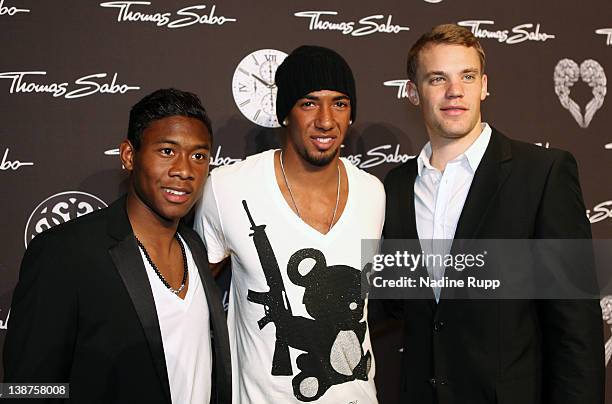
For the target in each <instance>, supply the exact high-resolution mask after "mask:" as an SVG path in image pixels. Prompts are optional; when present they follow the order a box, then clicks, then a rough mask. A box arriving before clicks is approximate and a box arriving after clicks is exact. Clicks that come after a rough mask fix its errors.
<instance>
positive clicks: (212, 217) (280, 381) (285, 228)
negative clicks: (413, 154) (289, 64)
mask: <svg viewBox="0 0 612 404" xmlns="http://www.w3.org/2000/svg"><path fill="white" fill-rule="evenodd" d="M274 152H275V151H274V150H270V151H266V152H263V153H259V154H257V155H254V156H251V157H248V158H247V159H246V160H244V161H242V162H239V163H236V164H233V165H231V166H225V167H220V168H216V169H215V170H213V171H212V173H211V176H210V178H209V179H208V181H207V182H206V186H205V190H204V196H203V199H202V201H201V202H200V204H199V206H198V209H197V211H196V216H195V229H196V230H197V231H198V233H200V235H202V237H203V238H204V239H205V242H206V246H207V250H208V257H209V261H210V262H213V263H216V262H220V261H221V260H223V259H224V258H226V257H227V256H229V255H231V261H232V283H231V288H230V301H229V312H228V328H229V335H230V347H231V351H232V383H233V402H234V403H236V404H238V403H239V404H248V403H252V404H260V403H303V402H304V401H306V400H305V398H307V399H308V400H309V401H311V402H316V403H334V404H337V403H341V404H342V403H347V404H348V403H349V402H358V403H360V404H369V403H376V402H377V400H376V388H375V386H374V360H373V357H372V347H371V343H370V336H369V329H368V327H367V323H366V319H367V300H364V299H362V298H361V290H360V285H361V284H360V281H361V270H362V267H361V240H362V239H376V240H378V239H380V236H381V233H382V227H383V222H384V215H385V212H384V207H385V194H384V189H383V186H382V184H381V182H380V181H379V180H378V179H377V178H376V177H374V176H372V175H370V174H368V173H366V172H364V171H362V170H359V169H357V168H356V167H354V166H353V165H352V164H351V163H350V162H348V160H346V159H342V164H344V166H345V168H346V172H347V175H348V184H349V194H348V200H347V204H346V207H345V209H344V211H343V213H342V215H341V217H340V218H339V220H338V222H337V223H336V224H335V225H334V226H333V227H332V229H331V230H330V231H329V232H328V233H327V234H325V235H324V234H321V233H320V232H318V231H317V230H315V229H314V228H312V227H310V226H309V225H308V224H306V223H305V222H303V221H302V220H301V219H300V218H299V217H298V216H297V215H296V214H295V213H294V212H293V210H292V209H291V208H290V207H289V205H288V204H287V202H286V201H285V199H284V197H283V195H282V193H281V190H280V189H279V187H278V184H277V181H276V175H275V171H274ZM243 200H244V201H246V203H247V206H248V209H249V211H250V214H251V216H252V219H253V221H254V223H255V225H257V226H260V225H265V228H261V227H260V228H258V229H259V230H258V234H257V237H258V240H259V241H258V242H260V243H262V245H263V243H264V241H265V240H264V239H265V238H266V237H265V236H267V239H268V241H269V243H270V246H271V248H272V253H267V254H264V255H265V257H264V258H263V259H264V262H266V261H265V260H267V262H268V263H267V264H266V267H267V268H268V269H269V270H270V271H271V273H276V274H278V272H280V278H281V279H282V287H284V289H285V293H286V297H287V300H288V302H289V305H290V308H291V312H290V313H288V314H287V315H286V317H285V318H284V319H282V320H279V327H280V328H282V329H283V330H285V331H284V332H285V334H284V335H285V337H286V338H287V341H288V346H289V349H288V351H289V354H290V369H289V373H290V374H287V375H276V374H272V366H273V356H274V352H275V341H276V337H277V333H276V331H277V324H276V323H275V322H271V323H268V324H266V325H265V326H264V327H263V328H262V329H260V328H259V325H258V321H259V320H260V319H261V318H262V317H264V315H265V311H264V306H263V305H262V304H259V303H256V302H253V301H250V300H248V299H247V296H248V294H249V290H250V291H253V292H267V291H268V290H270V286H269V285H268V283H267V282H266V276H265V274H264V272H263V269H262V263H261V262H260V257H259V256H258V252H257V249H256V247H255V245H254V241H255V238H254V237H252V236H251V234H252V233H253V230H252V229H251V226H252V225H251V222H250V221H249V218H248V216H247V213H246V211H245V208H244V206H243V203H242V201H243ZM331 213H332V212H331V211H330V217H331ZM264 231H265V236H264V234H263V232H264ZM303 249H309V250H303ZM294 254H295V255H294ZM313 256H318V257H319V261H318V262H319V263H320V264H321V265H319V266H314V267H313V265H314V262H315V261H314V259H312V258H308V257H313ZM291 257H293V261H291V262H290V258H291ZM321 257H324V258H323V259H321ZM275 259H276V260H275ZM323 261H325V262H323ZM274 262H276V263H277V264H278V270H276V269H275V268H276V267H275V265H274ZM280 323H282V324H280ZM313 397H317V398H315V399H314V400H312V399H313Z"/></svg>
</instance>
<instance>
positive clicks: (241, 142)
mask: <svg viewBox="0 0 612 404" xmlns="http://www.w3.org/2000/svg"><path fill="white" fill-rule="evenodd" d="M611 16H612V10H611V7H610V4H609V2H608V1H606V0H593V1H589V2H559V1H552V0H544V1H538V2H534V1H528V0H517V1H513V2H492V1H488V0H453V1H450V0H408V1H401V2H400V1H376V2H373V1H369V2H366V1H361V2H355V1H335V2H326V1H316V0H310V1H290V2H288V1H280V0H279V1H257V2H252V1H249V2H246V1H244V2H238V1H230V0H225V1H218V2H211V1H203V2H201V1H199V0H176V1H161V0H150V1H148V2H143V1H141V2H134V1H113V2H102V1H77V0H65V1H59V0H57V1H52V0H47V1H36V0H0V43H1V44H2V47H1V50H0V52H1V55H2V56H1V57H0V159H1V161H0V185H1V187H2V199H1V200H0V212H1V216H2V233H1V234H0V346H2V344H3V341H4V335H5V333H6V329H7V327H9V326H10V298H11V294H12V290H13V288H14V286H15V284H16V281H17V277H18V269H19V263H20V260H21V257H22V255H23V252H24V251H25V248H26V244H27V242H28V241H29V240H31V238H32V237H34V236H35V235H36V234H38V233H40V232H41V231H43V230H44V229H45V228H47V227H49V226H52V225H55V224H58V223H61V222H63V221H66V220H70V219H72V218H74V217H76V216H78V215H81V214H84V213H86V212H88V211H90V210H91V209H96V208H99V207H101V206H104V204H105V203H110V202H111V201H113V200H114V199H115V198H116V197H117V196H118V195H119V194H120V193H121V192H122V191H123V188H124V187H123V184H124V183H123V181H124V180H125V173H124V172H122V170H121V165H120V163H119V160H118V157H117V155H116V152H115V150H114V149H116V147H117V145H118V143H119V142H120V141H121V139H122V138H123V137H124V135H125V133H126V128H127V121H128V111H129V108H130V106H131V105H133V104H134V103H135V102H136V101H137V100H138V99H140V98H141V97H143V96H144V95H145V94H148V93H150V92H151V91H153V90H155V89H158V88H162V87H176V88H180V89H184V90H189V91H192V92H195V93H197V94H198V95H199V96H200V97H201V99H202V100H203V103H204V105H205V106H206V108H207V109H208V111H209V113H210V115H211V117H212V119H213V125H214V130H215V147H214V152H213V157H214V161H213V165H215V166H218V165H223V164H229V163H231V162H233V161H236V160H239V159H242V158H244V157H245V156H247V155H249V154H253V153H255V152H258V151H261V150H264V149H267V148H270V147H274V146H275V145H277V144H278V140H277V137H278V129H276V128H267V127H264V126H260V125H258V124H256V123H254V122H252V121H251V120H250V119H249V118H248V117H250V118H254V117H255V115H257V119H259V122H266V121H267V120H268V116H267V115H266V113H267V112H271V111H273V107H272V106H271V105H270V104H269V103H267V102H266V99H268V98H269V97H268V96H269V93H267V92H266V91H267V90H265V89H263V90H262V88H261V86H260V88H259V89H257V90H256V89H255V87H254V84H253V83H252V81H248V76H246V75H245V76H244V77H242V76H241V74H243V73H241V72H240V71H239V70H238V71H237V68H238V65H239V64H240V62H241V61H242V60H243V59H244V58H247V60H248V59H249V58H252V56H249V55H251V54H252V53H253V52H256V51H260V50H264V49H270V50H275V51H281V52H284V53H289V52H290V51H291V50H292V49H294V48H295V47H297V46H299V45H302V44H317V45H323V46H327V47H331V48H333V49H336V50H337V51H338V52H340V53H341V54H342V55H344V57H345V58H346V59H347V60H348V62H349V64H350V65H351V66H352V68H353V71H354V74H355V77H356V79H357V91H358V97H359V110H358V118H357V121H356V123H355V125H353V127H352V128H351V134H350V135H349V138H348V140H347V142H346V145H345V147H344V149H343V155H345V156H349V157H350V158H351V159H352V161H353V162H354V163H355V164H357V165H359V166H360V167H361V168H364V169H366V170H368V171H369V172H371V173H373V174H375V175H377V176H378V177H380V178H382V177H384V175H385V174H386V172H388V171H389V169H391V168H392V167H393V166H395V165H397V164H399V163H400V162H402V161H405V160H406V159H408V158H410V157H411V156H414V155H415V154H418V152H419V150H420V148H421V147H422V146H423V144H424V143H425V141H426V134H425V131H424V127H423V125H422V121H421V119H420V118H419V115H418V111H417V110H416V109H414V108H411V107H410V106H409V105H408V103H407V101H406V99H405V97H404V93H403V87H402V86H403V85H404V83H405V59H406V53H407V51H408V49H409V47H410V45H411V44H412V43H413V42H414V41H415V40H416V38H417V37H418V36H419V35H420V34H421V33H422V32H423V31H425V30H427V29H429V28H430V27H431V26H433V25H436V24H439V23H444V22H455V23H460V24H462V25H465V26H467V27H469V28H470V29H472V30H473V31H474V32H475V33H476V35H477V36H479V37H480V38H481V41H482V44H483V46H484V47H485V50H486V52H487V59H488V61H487V73H488V75H489V92H490V96H489V97H488V99H487V100H486V101H485V103H484V106H483V108H484V110H483V119H484V120H485V121H486V122H489V123H490V124H492V125H494V126H495V127H496V128H498V129H499V130H501V131H502V132H505V133H506V134H508V135H509V136H511V137H514V138H516V139H521V140H525V141H529V142H533V143H538V144H540V145H542V146H543V147H557V148H562V149H566V150H569V151H571V152H572V153H573V154H574V155H575V156H576V158H577V160H578V163H579V168H580V175H581V180H582V189H583V193H584V198H585V203H586V205H587V208H588V211H587V212H586V213H587V215H588V216H589V218H590V220H591V223H592V226H593V233H594V236H595V237H597V238H610V237H612V186H611V183H612V181H611V180H610V173H611V172H612V133H611V130H610V127H612V113H611V112H612V106H611V105H612V102H610V101H609V100H607V98H609V97H606V86H607V83H606V75H609V74H612V18H611ZM274 54H276V55H277V59H276V61H274V58H273V55H274ZM266 55H268V58H269V59H270V61H269V63H268V64H267V65H265V68H264V67H262V65H263V64H264V63H265V61H266V60H265V59H266ZM270 55H272V56H270ZM254 56H255V61H256V62H257V63H256V64H255V65H254V66H253V64H252V63H251V65H250V66H251V68H254V69H262V70H261V72H262V75H263V74H264V73H265V71H266V69H267V71H273V69H274V66H275V62H276V63H278V62H280V59H281V57H282V53H275V52H273V51H268V52H265V51H261V52H256V53H255V54H254ZM245 63H246V62H245ZM253 63H254V62H253ZM247 65H248V63H247V64H245V65H241V66H243V67H244V68H245V69H246V68H247V67H246V66H247ZM235 73H236V80H235V82H234V84H233V79H234V74H235ZM251 80H252V79H251ZM233 86H234V87H235V91H233ZM234 92H235V93H236V94H237V96H236V97H234ZM247 100H248V102H247ZM239 104H242V107H239ZM241 108H242V109H244V110H245V111H246V112H245V113H246V114H247V115H248V117H245V115H244V114H243V113H242V112H241ZM258 111H259V112H258ZM509 203H511V201H509ZM602 302H603V306H604V308H605V309H606V310H604V311H605V313H608V314H609V311H610V308H612V305H611V306H608V305H607V303H608V300H607V299H604V300H602ZM605 320H606V319H604V320H603V321H605ZM609 321H610V322H612V320H609ZM568 326H571V325H568ZM606 330H607V335H606V338H609V337H610V333H609V331H608V330H609V325H608V322H607V321H606ZM49 332H53V330H49ZM376 336H377V339H376V341H375V345H376V346H378V347H379V348H378V350H377V351H376V352H375V353H376V355H377V360H378V363H379V376H378V381H379V389H380V394H381V397H382V400H381V402H393V400H394V398H393V397H394V395H393V392H394V389H395V386H394V383H395V380H396V378H397V367H396V366H397V357H398V354H397V352H398V351H397V350H398V349H399V346H398V339H397V332H396V331H394V330H393V329H392V328H390V329H389V330H387V331H386V332H382V333H380V334H377V335H376ZM608 359H609V358H608ZM382 363H384V364H385V365H386V366H380V364H382ZM1 376H2V369H1V368H0V378H1ZM608 390H612V389H608ZM608 402H610V403H612V397H611V398H610V399H608Z"/></svg>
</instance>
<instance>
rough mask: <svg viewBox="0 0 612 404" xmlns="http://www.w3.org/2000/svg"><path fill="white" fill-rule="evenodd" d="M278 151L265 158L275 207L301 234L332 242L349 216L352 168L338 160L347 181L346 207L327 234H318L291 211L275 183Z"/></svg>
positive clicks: (351, 203)
mask: <svg viewBox="0 0 612 404" xmlns="http://www.w3.org/2000/svg"><path fill="white" fill-rule="evenodd" d="M278 150H279V149H275V150H270V151H269V154H268V156H267V158H268V161H267V162H266V163H267V164H266V167H267V168H266V177H267V178H268V186H269V187H270V188H271V191H272V195H273V197H274V201H275V203H276V205H277V206H278V207H279V208H280V211H281V212H282V213H283V214H284V215H285V216H286V217H287V218H288V220H289V222H290V223H292V224H293V225H294V227H295V228H297V229H301V230H302V232H303V233H305V234H309V235H310V236H311V237H314V238H316V239H317V240H319V241H320V240H325V241H328V240H332V239H334V238H335V237H336V234H338V233H339V232H340V231H341V230H342V227H343V226H344V223H345V222H346V221H347V220H348V219H347V217H348V216H350V215H351V212H352V207H353V201H352V199H353V194H354V192H353V187H354V185H355V181H354V178H353V173H352V171H351V169H352V167H349V165H350V164H351V163H350V162H349V161H348V160H346V159H345V158H342V157H341V158H340V160H342V164H344V168H345V171H346V177H347V180H348V196H347V198H346V205H345V206H344V210H343V211H342V215H340V218H339V219H338V221H337V222H336V224H334V225H333V226H332V228H331V230H330V231H329V232H327V234H323V233H320V232H319V231H318V230H316V229H315V228H313V227H311V226H310V225H309V224H308V223H306V222H305V221H303V220H302V219H301V218H300V217H299V216H298V215H297V214H296V213H295V212H294V211H293V209H291V207H290V206H289V204H288V203H287V201H286V200H285V198H284V197H283V193H282V192H281V190H280V187H279V186H278V183H277V182H276V172H275V169H274V156H275V155H276V152H277V151H278Z"/></svg>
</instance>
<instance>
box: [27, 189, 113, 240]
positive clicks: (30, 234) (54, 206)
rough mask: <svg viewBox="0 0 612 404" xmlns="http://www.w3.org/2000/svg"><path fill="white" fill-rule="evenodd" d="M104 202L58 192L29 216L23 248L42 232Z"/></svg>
mask: <svg viewBox="0 0 612 404" xmlns="http://www.w3.org/2000/svg"><path fill="white" fill-rule="evenodd" d="M106 206H107V205H106V202H104V201H103V200H102V199H100V198H98V197H97V196H95V195H92V194H88V193H87V192H80V191H67V192H60V193H58V194H55V195H52V196H50V197H48V198H47V199H45V200H44V201H42V202H41V203H40V204H39V205H38V206H37V207H36V208H34V210H33V211H32V213H31V214H30V217H29V218H28V222H27V224H26V228H25V234H24V242H25V246H26V247H27V246H28V243H29V242H30V241H32V239H33V238H34V237H36V236H37V235H39V234H40V233H42V232H43V231H45V230H47V229H50V228H51V227H53V226H56V225H58V224H61V223H65V222H68V221H70V220H72V219H76V218H77V217H80V216H83V215H86V214H88V213H91V212H93V211H95V210H98V209H102V208H105V207H106Z"/></svg>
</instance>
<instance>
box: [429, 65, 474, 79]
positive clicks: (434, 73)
mask: <svg viewBox="0 0 612 404" xmlns="http://www.w3.org/2000/svg"><path fill="white" fill-rule="evenodd" d="M465 73H480V69H478V68H476V67H468V68H465V69H463V70H461V74H465ZM447 75H448V73H447V72H445V71H442V70H434V71H431V72H428V73H427V74H425V77H431V76H447Z"/></svg>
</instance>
